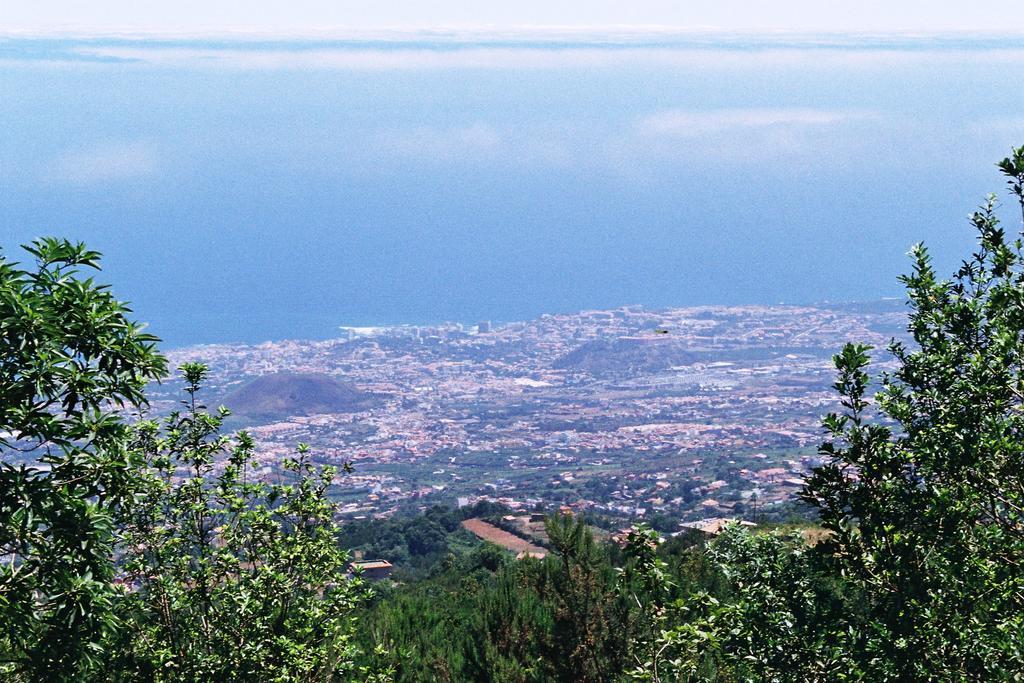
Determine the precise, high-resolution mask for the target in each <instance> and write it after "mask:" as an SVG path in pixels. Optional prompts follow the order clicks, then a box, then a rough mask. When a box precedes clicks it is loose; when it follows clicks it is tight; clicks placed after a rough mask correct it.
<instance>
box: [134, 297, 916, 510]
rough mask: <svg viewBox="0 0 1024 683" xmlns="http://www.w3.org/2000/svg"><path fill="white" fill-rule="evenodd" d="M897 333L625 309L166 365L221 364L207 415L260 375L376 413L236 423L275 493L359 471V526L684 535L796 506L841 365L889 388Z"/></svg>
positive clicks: (854, 323) (875, 327) (161, 400)
mask: <svg viewBox="0 0 1024 683" xmlns="http://www.w3.org/2000/svg"><path fill="white" fill-rule="evenodd" d="M904 327H905V314H904V312H903V310H902V303H899V302H876V303H873V304H860V305H856V304H847V305H819V306H782V305H780V306H735V307H699V308H674V309H668V310H647V309H644V308H642V307H639V306H627V307H623V308H618V309H614V310H592V311H583V312H580V313H577V314H573V315H543V316H541V317H540V318H538V319H536V320H531V321H526V322H515V323H508V324H494V325H492V324H491V323H490V322H488V321H483V322H480V323H477V324H472V325H465V324H457V323H446V324H443V325H438V326H433V327H414V326H397V327H382V328H343V329H342V337H341V338H339V339H332V340H326V341H282V342H268V343H264V344H259V345H207V346H197V347H190V348H185V349H178V350H174V351H171V352H170V353H169V356H170V360H171V363H172V365H173V366H176V365H179V364H181V363H184V362H189V361H201V362H203V363H207V364H208V365H209V366H210V368H211V385H210V386H209V388H208V390H207V396H206V397H205V400H206V401H207V402H209V403H210V405H216V404H217V402H218V401H223V402H225V403H226V404H227V405H228V406H229V407H232V403H233V401H234V400H235V399H236V398H237V396H238V395H239V390H240V389H243V388H245V387H246V385H248V384H250V383H251V382H252V380H253V379H255V378H257V377H261V376H262V377H275V378H280V379H281V381H285V382H287V378H288V377H307V378H308V377H313V378H322V381H324V382H341V383H344V385H345V389H346V391H348V392H349V394H352V395H358V396H361V397H363V398H360V399H357V400H350V401H345V400H342V401H340V402H339V403H338V404H337V405H336V406H328V407H323V406H319V407H314V409H313V410H310V409H308V408H307V407H304V405H303V400H302V399H303V397H301V396H298V397H296V402H295V403H294V404H290V403H289V402H288V401H287V400H284V401H283V403H282V402H280V401H277V402H276V403H274V402H273V401H272V403H273V406H274V407H273V409H272V410H268V411H265V412H266V413H268V414H260V415H252V414H248V415H247V414H243V412H242V411H237V412H238V414H236V415H233V416H232V418H230V422H229V425H230V426H231V427H233V428H246V429H248V431H249V432H250V433H251V434H252V436H253V437H254V438H255V439H256V442H257V444H258V456H257V461H258V473H259V474H260V475H261V476H263V477H264V478H266V479H267V480H273V479H274V478H275V477H278V476H280V472H279V471H278V469H277V468H276V463H278V462H279V461H280V460H281V459H282V458H283V457H285V456H286V455H288V454H290V453H293V452H294V449H295V447H296V445H297V444H298V443H300V442H302V443H308V444H310V445H311V447H312V448H313V451H314V452H315V453H316V456H317V458H318V459H320V460H321V461H322V462H325V463H335V464H340V463H344V462H351V463H352V465H353V468H354V470H353V472H352V473H350V474H348V475H346V476H344V477H342V478H341V479H340V482H339V485H338V488H337V491H336V495H337V497H338V499H339V501H340V502H341V503H342V510H343V513H344V514H345V515H347V516H351V517H356V518H360V517H364V516H380V515H389V514H393V513H395V512H396V511H398V510H400V509H415V508H417V507H419V508H422V507H424V506H427V505H432V504H435V503H445V504H450V505H465V504H468V503H473V502H476V501H478V500H492V501H495V502H499V503H502V504H504V505H506V506H507V507H509V508H510V509H513V510H516V509H532V508H533V507H535V506H538V505H540V506H542V507H544V506H547V507H552V506H564V507H566V508H568V509H570V510H592V511H595V512H600V513H602V514H607V515H611V516H615V517H623V518H629V519H643V518H645V517H650V516H652V515H656V514H667V515H671V516H673V517H675V518H678V519H679V520H682V521H686V520H695V519H700V518H708V517H717V516H730V517H739V518H754V517H757V516H758V515H759V514H760V515H764V514H765V513H771V512H773V511H779V510H784V509H786V505H787V504H789V503H791V502H792V501H793V500H794V498H795V494H796V493H797V492H798V491H799V490H800V488H801V486H802V480H803V477H804V476H805V475H806V474H807V473H808V472H809V471H810V469H811V468H813V467H814V466H816V465H818V464H820V462H821V460H820V457H819V456H818V455H817V446H818V444H819V443H820V441H821V440H822V429H821V427H820V419H821V416H822V415H824V414H825V413H827V412H829V411H830V410H833V409H835V408H836V407H837V399H836V394H835V392H834V389H833V388H832V386H831V385H832V382H833V381H834V368H833V364H832V361H831V356H832V354H833V353H835V352H836V351H837V350H838V349H839V348H840V347H841V346H842V344H844V343H845V342H847V341H858V342H863V343H868V344H871V345H873V346H874V347H876V349H879V350H880V351H882V353H879V354H877V355H878V356H879V359H878V360H879V362H878V363H877V364H876V365H875V371H877V372H881V371H883V370H885V369H886V368H887V367H888V365H887V361H886V359H885V354H884V349H885V348H886V346H887V344H888V343H889V342H890V340H891V339H892V338H894V337H900V336H902V335H903V334H905V330H904ZM315 388H316V387H314V389H315ZM253 389H255V387H254V388H253ZM282 390H283V389H282V388H281V387H280V386H277V387H276V388H275V386H266V387H263V388H261V389H260V391H264V392H275V391H278V392H279V391H282ZM176 391H177V385H176V384H175V383H174V382H169V383H166V384H164V385H162V386H161V387H160V388H158V390H157V391H155V392H153V393H152V395H153V397H154V400H153V406H152V408H153V410H154V411H156V412H162V411H166V410H169V409H171V408H172V407H173V405H174V401H175V400H177V398H178V396H176ZM302 391H310V389H309V388H304V389H302ZM251 393H252V390H250V394H251ZM349 394H346V396H348V395H349ZM250 398H251V397H250ZM278 398H279V397H278ZM367 399H372V400H367ZM247 405H249V404H247ZM290 408H291V410H290Z"/></svg>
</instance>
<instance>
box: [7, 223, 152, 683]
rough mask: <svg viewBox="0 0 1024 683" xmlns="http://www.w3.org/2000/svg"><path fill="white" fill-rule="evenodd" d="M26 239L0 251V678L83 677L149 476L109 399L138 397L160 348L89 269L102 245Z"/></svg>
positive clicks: (106, 626)
mask: <svg viewBox="0 0 1024 683" xmlns="http://www.w3.org/2000/svg"><path fill="white" fill-rule="evenodd" d="M26 251H27V252H28V253H29V255H31V256H32V257H33V259H34V261H35V264H34V267H33V268H24V267H22V266H20V265H19V264H17V263H14V262H11V261H8V260H6V259H4V258H2V257H0V456H2V457H0V558H3V562H2V564H0V677H4V676H8V677H9V676H14V675H16V674H17V675H24V676H25V677H27V678H29V679H31V680H50V679H59V678H67V679H70V680H77V679H78V678H79V677H80V676H82V675H84V674H85V672H87V671H88V670H89V669H90V668H91V667H94V666H96V665H97V664H98V663H99V661H100V660H101V659H102V658H103V657H104V650H103V648H102V645H101V643H102V642H103V640H104V639H105V638H106V637H107V636H108V635H109V634H110V633H112V632H114V631H115V630H117V629H118V628H119V624H118V622H117V620H116V618H115V616H114V612H113V604H114V602H115V600H116V593H115V589H114V584H113V579H114V563H113V548H114V543H115V540H116V534H117V529H118V528H119V526H121V525H123V524H124V523H125V522H126V521H127V520H128V518H129V515H130V511H131V509H132V506H133V503H134V501H135V499H136V497H137V496H138V495H139V492H140V490H141V488H142V486H143V477H142V468H141V461H140V458H139V457H138V454H137V453H135V452H134V451H132V450H131V449H130V448H129V446H128V442H129V428H128V426H127V425H126V423H125V422H124V420H123V419H122V418H121V417H120V415H119V413H118V412H115V410H114V408H117V407H123V408H138V407H140V406H142V405H144V404H145V397H144V395H143V389H144V388H145V386H146V384H147V383H148V382H149V381H150V380H153V379H158V378H159V377H161V376H162V375H163V374H164V370H165V361H164V359H163V358H162V357H160V356H159V355H158V354H157V352H156V349H155V338H154V337H152V336H150V335H148V334H145V333H143V332H142V326H141V325H139V324H137V323H133V322H131V321H130V320H128V318H127V314H128V313H129V312H130V311H129V309H128V308H127V307H126V306H125V304H124V303H122V302H120V301H118V300H117V299H115V298H114V297H113V295H112V294H111V293H110V290H109V289H108V288H107V287H105V286H100V285H97V284H96V283H94V282H93V281H92V279H91V278H88V277H86V276H85V274H84V273H83V271H87V270H95V269H97V268H98V259H99V254H97V253H96V252H94V251H89V250H88V249H86V248H85V247H84V246H83V245H82V244H73V243H71V242H68V241H65V240H54V239H46V240H38V241H36V242H34V243H32V244H31V245H29V246H27V247H26ZM23 452H24V453H26V454H31V455H34V456H37V458H38V460H37V461H36V462H34V463H33V464H26V463H24V462H19V460H22V459H24V456H23V457H22V458H18V459H14V460H12V459H11V456H12V455H13V456H21V455H22V453H23Z"/></svg>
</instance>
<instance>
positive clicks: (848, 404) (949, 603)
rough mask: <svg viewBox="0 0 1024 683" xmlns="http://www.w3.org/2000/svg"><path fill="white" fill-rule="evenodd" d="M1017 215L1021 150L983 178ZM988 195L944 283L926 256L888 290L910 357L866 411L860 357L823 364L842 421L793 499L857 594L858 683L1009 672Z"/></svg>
mask: <svg viewBox="0 0 1024 683" xmlns="http://www.w3.org/2000/svg"><path fill="white" fill-rule="evenodd" d="M999 166H1000V168H1001V170H1002V171H1003V173H1004V174H1005V175H1006V176H1008V178H1009V185H1010V189H1011V192H1012V193H1013V194H1014V195H1015V196H1016V198H1017V200H1018V201H1019V202H1020V203H1021V209H1022V211H1024V193H1022V191H1021V186H1022V179H1024V148H1021V149H1015V150H1014V152H1013V155H1012V156H1011V157H1009V158H1007V159H1005V160H1003V161H1002V162H1001V163H1000V164H999ZM996 209H997V204H996V199H995V197H994V196H990V197H989V198H988V199H987V201H986V202H985V204H984V205H983V206H982V207H981V208H980V209H979V210H978V211H976V212H975V213H974V214H973V216H972V217H971V222H972V224H973V226H974V228H975V230H976V231H977V233H978V243H979V247H978V249H977V251H976V252H975V253H974V254H973V255H972V256H971V258H969V259H968V260H966V261H965V262H964V263H963V265H962V266H961V267H960V269H959V270H958V271H957V272H956V274H955V275H954V276H953V277H952V278H951V279H948V280H944V279H941V278H940V277H939V276H938V275H937V274H936V272H935V269H934V267H933V265H932V261H931V258H930V257H929V254H928V252H927V250H926V249H925V248H924V247H923V246H921V245H918V246H916V247H914V249H913V251H912V255H913V259H914V269H913V272H912V273H911V274H910V275H907V276H905V277H904V278H903V282H904V283H905V285H906V288H907V294H908V298H909V305H910V315H909V332H910V334H911V335H912V337H913V343H912V344H909V345H907V344H903V343H899V342H895V343H893V344H892V345H891V347H890V351H891V353H892V355H893V356H894V358H895V360H896V362H897V369H896V370H895V371H894V372H893V373H891V374H888V375H884V376H883V377H882V378H881V381H880V386H879V390H878V391H877V393H875V394H874V397H873V398H872V396H871V392H870V390H869V387H870V378H869V375H868V368H869V362H870V358H869V355H868V352H869V348H868V347H865V346H861V345H852V344H851V345H848V346H846V347H845V348H844V349H843V351H842V353H840V354H839V355H838V356H836V358H835V361H836V366H837V368H838V370H839V377H838V381H837V382H836V389H837V390H838V391H839V393H840V395H841V397H842V403H843V406H844V411H843V412H842V413H835V414H831V415H829V416H828V417H827V418H826V420H825V425H826V427H827V429H828V431H829V432H830V435H831V439H830V440H829V442H827V443H826V444H825V445H824V446H823V448H822V451H823V453H825V454H827V455H828V456H829V457H830V460H831V461H830V463H829V464H827V465H826V466H825V467H823V468H821V469H820V470H818V472H817V473H816V474H815V475H814V477H813V478H811V479H810V480H809V481H808V483H807V486H806V489H805V491H804V498H805V500H806V501H807V502H809V503H811V504H812V505H813V506H815V507H816V508H817V509H818V511H819V514H820V516H821V520H822V523H823V525H824V526H825V527H826V528H827V529H828V530H829V531H830V532H831V535H830V537H829V538H828V539H827V540H826V542H824V543H822V544H820V545H819V547H818V548H819V551H820V553H821V557H822V558H823V560H824V561H825V562H826V563H828V564H829V565H830V566H831V567H832V568H833V570H834V571H835V572H836V573H838V574H840V575H841V576H843V577H845V578H846V579H847V580H848V581H849V582H851V583H852V584H853V585H854V586H855V587H856V588H858V589H859V590H861V591H862V596H863V604H864V606H865V608H866V610H867V617H866V621H865V624H864V627H863V629H862V632H861V633H860V640H861V642H860V645H859V646H858V649H857V651H856V653H855V656H856V657H857V658H858V660H859V662H860V666H862V667H863V669H864V670H865V671H866V672H867V676H868V678H870V679H871V680H885V679H899V680H964V679H975V680H981V679H985V680H997V679H1006V678H1010V677H1011V676H1014V675H1019V674H1020V672H1021V671H1024V567H1022V562H1024V467H1022V463H1024V256H1022V241H1021V239H1020V238H1016V239H1011V238H1009V237H1008V236H1007V235H1006V232H1005V230H1004V229H1003V227H1002V226H1001V225H1000V221H999V219H998V218H997V215H996Z"/></svg>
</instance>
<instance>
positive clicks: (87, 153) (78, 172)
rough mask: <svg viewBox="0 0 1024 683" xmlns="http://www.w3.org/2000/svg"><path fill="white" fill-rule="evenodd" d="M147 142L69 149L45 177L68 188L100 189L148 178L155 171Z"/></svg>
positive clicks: (154, 159)
mask: <svg viewBox="0 0 1024 683" xmlns="http://www.w3.org/2000/svg"><path fill="white" fill-rule="evenodd" d="M158 166H159V163H158V157H157V153H156V148H155V147H154V145H152V144H151V143H149V142H146V141H141V140H136V141H111V142H102V143H96V144H93V145H89V146H85V147H78V148H75V149H70V150H67V151H65V152H64V153H62V154H60V155H59V156H58V157H57V158H56V159H54V160H53V162H52V163H51V164H50V165H49V168H48V169H47V172H46V173H45V175H46V176H47V177H48V178H49V179H50V180H53V181H57V182H63V183H68V184H71V185H102V184H107V183H113V182H118V181H124V180H134V179H138V178H145V177H149V176H152V175H153V174H154V173H156V171H157V169H158Z"/></svg>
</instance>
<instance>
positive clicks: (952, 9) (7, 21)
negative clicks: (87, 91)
mask: <svg viewBox="0 0 1024 683" xmlns="http://www.w3.org/2000/svg"><path fill="white" fill-rule="evenodd" d="M0 21H2V22H3V26H4V28H6V29H8V30H19V31H52V30H61V29H65V30H66V29H78V30H86V31H104V30H107V31H109V30H121V29H129V30H145V31H184V32H194V31H214V32H224V31H232V30H248V31H253V30H258V31H272V32H282V31H298V32H308V31H323V30H332V29H333V30H339V29H341V30H351V29H353V28H364V29H365V28H380V27H393V28H404V29H414V30H418V29H424V28H436V27H442V26H448V27H461V28H466V27H483V26H488V27H497V28H508V27H511V26H574V27H584V26H585V27H609V26H622V25H632V26H636V25H645V26H662V27H674V28H690V29H693V28H700V27H704V28H715V29H719V30H725V31H749V30H757V31H764V30H787V31H915V32H928V31H951V30H997V31H1019V30H1021V29H1024V12H1022V10H1021V9H1020V3H1019V2H1015V1H1014V0H986V1H985V2H980V3H965V2H962V1H960V0H938V1H936V0H900V2H893V1H892V0H858V2H856V3H853V2H848V1H846V0H773V2H762V1H760V0H685V1H682V2H680V0H636V1H634V2H622V1H621V0H586V1H585V2H584V1H581V0H570V1H562V2H551V1H550V0H518V1H517V2H486V1H484V2H481V1H480V0H432V1H431V2H414V1H410V0H405V1H403V2H395V1H394V0H390V1H389V0H376V1H375V2H367V1H366V0H359V1H358V2H353V1H351V0H348V1H345V0H341V1H339V0H290V1H289V2H280V1H279V0H269V1H268V0H218V1H217V2H210V0H178V1H177V2H173V3H157V2H139V1H138V0H113V1H112V0H77V1H73V2H72V1H67V0H64V1H54V0H33V2H15V1H14V0H5V3H4V7H3V13H2V15H0Z"/></svg>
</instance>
